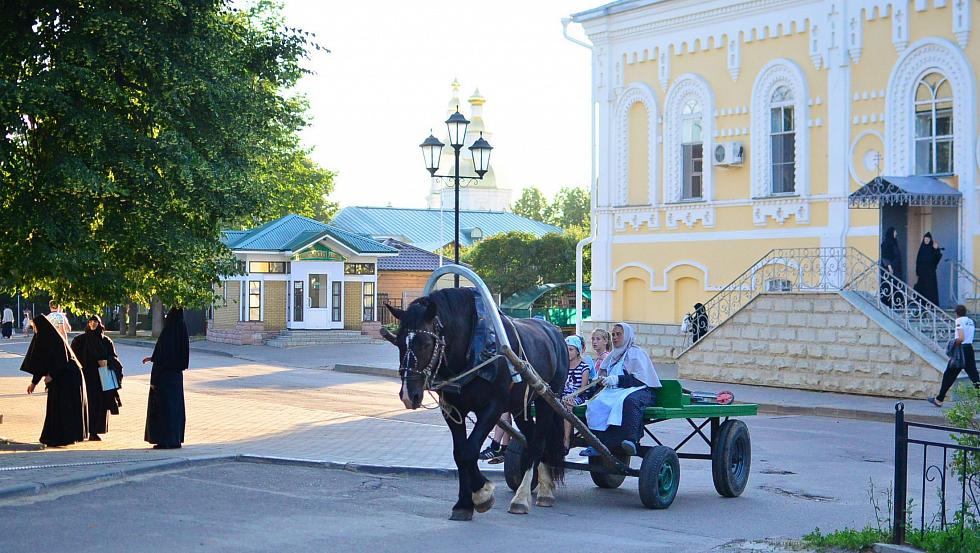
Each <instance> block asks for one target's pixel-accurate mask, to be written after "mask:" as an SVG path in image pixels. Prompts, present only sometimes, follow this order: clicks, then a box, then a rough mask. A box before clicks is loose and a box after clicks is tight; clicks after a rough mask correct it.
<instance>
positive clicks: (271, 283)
mask: <svg viewBox="0 0 980 553" xmlns="http://www.w3.org/2000/svg"><path fill="white" fill-rule="evenodd" d="M264 299H265V305H264V306H263V315H264V317H265V321H264V322H265V329H266V330H282V329H284V328H286V283H285V281H276V280H267V281H266V282H265V298H264Z"/></svg>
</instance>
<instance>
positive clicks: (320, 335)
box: [265, 330, 383, 348]
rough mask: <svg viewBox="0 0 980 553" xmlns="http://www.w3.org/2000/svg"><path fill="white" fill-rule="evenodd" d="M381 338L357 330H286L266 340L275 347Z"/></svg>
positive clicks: (372, 340)
mask: <svg viewBox="0 0 980 553" xmlns="http://www.w3.org/2000/svg"><path fill="white" fill-rule="evenodd" d="M380 343H383V342H382V341H381V340H377V339H374V338H372V337H370V336H367V335H364V334H361V333H360V332H359V331H356V330H284V331H282V332H281V333H280V334H279V335H278V336H276V337H275V338H272V339H271V340H268V341H266V342H265V345H267V346H270V347H274V348H291V347H301V346H323V345H335V344H380Z"/></svg>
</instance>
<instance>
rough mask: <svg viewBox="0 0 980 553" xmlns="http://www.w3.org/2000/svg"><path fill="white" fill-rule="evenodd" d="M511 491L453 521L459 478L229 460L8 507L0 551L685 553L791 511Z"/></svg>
mask: <svg viewBox="0 0 980 553" xmlns="http://www.w3.org/2000/svg"><path fill="white" fill-rule="evenodd" d="M498 484H499V485H500V487H498V489H497V495H496V497H497V505H496V506H495V507H494V509H493V510H491V511H490V512H489V513H487V514H483V515H477V518H476V519H475V520H474V521H472V522H450V521H449V520H447V515H448V513H449V505H450V503H451V501H452V499H453V497H452V496H453V495H454V492H453V490H454V489H455V481H453V480H452V479H449V478H442V477H420V476H366V475H359V474H354V473H350V472H345V471H338V470H329V469H321V468H306V467H283V466H275V465H263V464H252V463H240V462H239V463H236V462H232V463H222V464H216V465H210V466H202V467H195V468H190V469H185V470H179V471H173V472H166V473H157V474H151V475H147V476H142V477H134V478H130V479H127V480H124V481H118V482H113V483H102V484H96V485H91V486H86V487H84V488H77V489H74V490H72V491H71V492H67V493H65V492H63V495H47V496H41V497H37V498H32V499H29V500H25V499H21V500H17V501H13V502H11V501H8V502H7V503H0V536H2V537H3V539H2V541H0V550H2V551H3V552H4V553H20V552H24V553H26V552H40V551H72V552H73V553H86V552H92V553H107V552H114V551H120V552H122V551H126V552H131V551H141V552H147V553H151V552H156V551H160V552H163V551H167V552H171V551H214V552H222V551H228V552H243V551H290V552H299V551H311V552H314V551H315V552H324V551H345V552H348V551H349V552H355V553H361V552H363V553H383V552H388V551H391V552H398V553H402V552H405V551H425V552H426V553H439V552H447V553H448V552H454V553H455V552H459V551H467V552H468V553H475V552H480V551H492V552H500V551H541V552H545V551H596V550H600V551H623V552H626V551H643V552H645V553H650V552H664V553H666V552H673V553H684V552H700V551H709V550H714V549H715V548H717V547H719V546H721V545H722V544H724V543H727V542H730V541H732V540H733V539H734V538H737V537H740V536H744V535H748V534H757V533H758V532H759V531H763V532H765V529H764V527H766V526H769V525H768V524H767V523H765V522H763V521H756V520H755V517H756V516H757V515H761V514H763V512H764V511H769V512H770V514H771V513H772V511H771V509H780V503H782V504H783V505H784V506H785V505H786V504H788V501H787V500H781V499H780V498H779V496H774V497H766V496H765V495H762V494H755V496H754V497H746V498H742V499H735V500H725V499H721V498H720V497H718V496H717V495H714V494H713V493H707V490H703V489H697V488H695V489H689V490H688V491H687V493H685V494H683V495H682V496H679V497H678V501H677V503H675V504H674V506H673V507H671V508H670V509H669V510H667V511H650V510H647V509H644V508H642V507H641V506H640V505H639V501H638V499H637V497H636V492H635V490H633V489H630V487H629V486H626V487H624V488H623V489H620V490H599V489H597V488H595V487H594V486H593V485H592V483H591V481H589V480H588V477H587V476H585V475H584V474H575V475H572V476H570V478H569V479H568V481H567V483H566V485H565V487H564V488H563V489H562V490H561V492H560V494H559V498H560V502H559V504H558V505H557V506H556V507H554V508H550V509H545V508H533V509H532V511H531V514H529V515H525V516H521V515H511V514H508V513H507V512H506V504H507V503H506V501H507V499H508V498H509V496H510V493H509V490H506V488H505V486H506V485H505V484H503V482H498ZM628 484H629V482H628ZM776 512H779V511H778V510H777V511H776ZM735 513H738V516H733V515H734V514H735ZM769 518H773V517H769ZM759 525H761V526H762V527H759Z"/></svg>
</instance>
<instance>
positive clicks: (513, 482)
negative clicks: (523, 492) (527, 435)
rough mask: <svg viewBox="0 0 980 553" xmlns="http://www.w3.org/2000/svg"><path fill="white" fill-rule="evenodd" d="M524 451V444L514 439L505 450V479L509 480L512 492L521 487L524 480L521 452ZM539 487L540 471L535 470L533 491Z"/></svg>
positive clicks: (532, 483) (532, 482)
mask: <svg viewBox="0 0 980 553" xmlns="http://www.w3.org/2000/svg"><path fill="white" fill-rule="evenodd" d="M523 452H524V446H522V445H521V443H520V442H518V441H517V440H512V441H511V442H510V445H508V446H507V450H506V451H504V480H506V481H507V487H508V488H510V491H512V492H516V491H517V488H519V487H521V480H524V473H523V472H521V453H523ZM537 487H538V471H537V470H535V471H534V476H533V477H532V479H531V490H532V491H533V490H535V489H536V488H537Z"/></svg>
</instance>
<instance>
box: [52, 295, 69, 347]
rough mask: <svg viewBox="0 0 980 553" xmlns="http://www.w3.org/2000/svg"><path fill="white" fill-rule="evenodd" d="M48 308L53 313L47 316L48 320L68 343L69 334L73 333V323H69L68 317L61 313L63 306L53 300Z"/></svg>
mask: <svg viewBox="0 0 980 553" xmlns="http://www.w3.org/2000/svg"><path fill="white" fill-rule="evenodd" d="M48 306H49V307H50V308H51V312H50V313H48V314H47V318H48V320H49V321H51V324H52V325H54V329H55V330H57V331H58V334H61V337H62V338H64V339H65V341H66V342H67V341H68V333H69V332H71V323H69V322H68V315H65V314H64V313H63V312H62V311H61V306H60V305H58V302H56V301H54V300H51V301H49V302H48Z"/></svg>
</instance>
